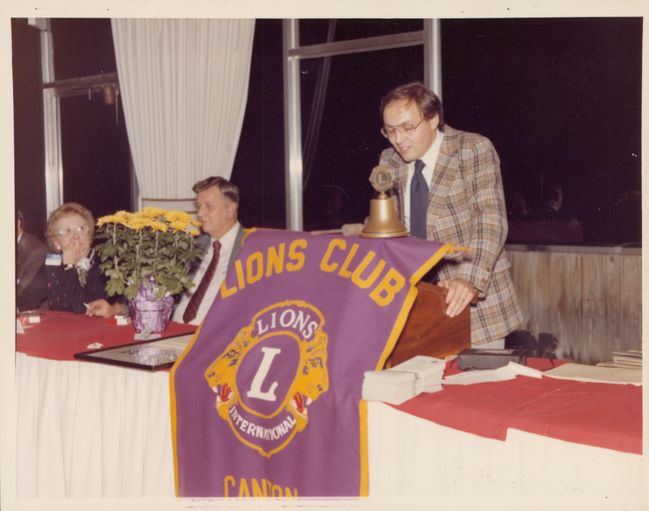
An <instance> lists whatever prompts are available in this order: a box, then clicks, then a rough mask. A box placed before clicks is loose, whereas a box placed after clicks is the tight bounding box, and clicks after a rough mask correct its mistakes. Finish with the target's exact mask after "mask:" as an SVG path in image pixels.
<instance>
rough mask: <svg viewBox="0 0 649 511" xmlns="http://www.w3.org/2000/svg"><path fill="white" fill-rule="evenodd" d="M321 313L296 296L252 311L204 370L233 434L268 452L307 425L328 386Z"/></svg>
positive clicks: (259, 449) (264, 452)
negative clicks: (311, 409)
mask: <svg viewBox="0 0 649 511" xmlns="http://www.w3.org/2000/svg"><path fill="white" fill-rule="evenodd" d="M324 323H325V321H324V317H323V316H322V313H321V312H320V311H319V310H318V309H317V308H316V307H314V306H313V305H311V304H309V303H307V302H305V301H302V300H288V301H284V302H279V303H276V304H274V305H271V306H270V307H267V308H266V309H264V310H262V311H260V312H258V313H257V314H255V316H254V317H253V318H252V321H251V322H250V324H249V325H247V326H245V327H243V328H242V329H241V330H240V331H239V332H238V333H237V336H236V337H235V339H234V340H233V341H232V342H230V344H229V345H228V346H227V348H226V349H225V351H224V352H223V353H222V354H221V355H220V356H219V357H218V358H217V359H216V360H215V361H214V362H213V363H212V365H210V367H209V368H208V369H207V371H205V379H206V380H207V383H208V385H209V386H210V387H211V388H212V390H213V391H214V393H215V394H216V410H217V412H218V414H219V416H220V417H221V419H223V420H225V421H227V422H228V424H229V425H230V428H231V429H232V431H233V432H234V434H235V435H236V436H237V438H238V439H239V440H240V441H241V442H243V443H244V444H246V445H247V446H248V447H251V448H252V449H255V450H256V451H258V452H259V453H261V454H262V455H263V456H266V457H268V458H270V457H271V456H272V455H273V454H275V453H277V452H279V451H281V450H282V449H284V447H286V446H287V445H288V444H289V443H290V442H291V440H292V439H293V437H294V436H295V434H296V433H298V432H300V431H302V430H303V429H304V428H306V427H307V424H308V422H309V415H308V406H309V405H310V404H311V403H312V402H313V401H315V400H316V399H318V397H319V396H320V394H322V393H323V392H326V391H327V390H328V389H329V377H328V372H327V335H326V334H325V332H324V330H323V326H324Z"/></svg>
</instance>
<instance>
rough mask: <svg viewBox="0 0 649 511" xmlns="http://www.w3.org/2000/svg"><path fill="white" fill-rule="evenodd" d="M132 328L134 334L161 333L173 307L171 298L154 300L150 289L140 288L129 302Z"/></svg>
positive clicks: (153, 293) (152, 291) (165, 326)
mask: <svg viewBox="0 0 649 511" xmlns="http://www.w3.org/2000/svg"><path fill="white" fill-rule="evenodd" d="M129 305H130V308H131V315H132V316H133V326H134V327H135V331H136V332H148V333H161V332H163V331H164V329H165V328H167V324H168V323H169V318H170V317H171V311H172V309H173V306H174V299H173V297H172V296H165V297H164V298H155V292H154V290H153V289H152V288H147V287H145V286H140V290H139V291H138V293H137V295H135V298H133V300H129Z"/></svg>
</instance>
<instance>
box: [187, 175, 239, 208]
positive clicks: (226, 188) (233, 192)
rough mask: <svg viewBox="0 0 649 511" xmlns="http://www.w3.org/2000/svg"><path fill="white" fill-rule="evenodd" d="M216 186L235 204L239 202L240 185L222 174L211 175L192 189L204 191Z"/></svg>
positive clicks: (196, 191) (195, 191)
mask: <svg viewBox="0 0 649 511" xmlns="http://www.w3.org/2000/svg"><path fill="white" fill-rule="evenodd" d="M213 186H216V187H217V188H218V189H219V190H220V191H221V193H222V194H223V195H224V196H225V197H227V198H228V199H230V200H231V201H232V202H234V203H235V204H239V187H238V186H237V185H235V184H234V183H232V182H230V181H228V180H227V179H225V178H224V177H221V176H210V177H208V178H205V179H203V180H201V181H199V182H198V183H196V184H195V185H194V186H193V187H192V190H194V193H198V192H202V191H204V190H207V189H208V188H211V187H213Z"/></svg>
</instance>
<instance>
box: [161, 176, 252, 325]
mask: <svg viewBox="0 0 649 511" xmlns="http://www.w3.org/2000/svg"><path fill="white" fill-rule="evenodd" d="M192 189H193V190H194V192H195V193H196V211H197V217H198V221H199V222H200V223H201V229H202V230H203V232H204V233H205V235H206V236H204V241H205V244H206V245H207V246H206V247H205V248H206V252H205V257H203V260H202V261H201V263H200V265H199V266H198V268H197V269H196V271H195V273H194V274H193V276H192V279H193V281H194V287H192V288H191V289H190V290H188V291H187V292H185V293H184V294H183V295H182V297H181V299H180V302H179V303H178V305H176V309H175V310H174V314H173V317H172V319H173V320H174V321H178V322H180V323H190V324H192V325H198V324H200V323H201V322H202V321H203V319H204V318H205V316H206V314H207V312H208V311H209V309H210V307H211V306H212V302H213V301H214V298H215V297H216V294H217V293H218V291H219V288H220V287H221V283H222V282H223V279H224V278H225V274H226V272H227V270H228V268H229V267H230V265H231V264H232V263H233V262H234V261H235V259H236V258H237V255H238V253H239V249H240V248H241V242H242V240H243V235H244V231H243V227H242V226H241V224H240V223H239V221H238V210H239V188H238V187H237V186H236V185H235V184H233V183H231V182H230V181H228V180H227V179H224V178H222V177H208V178H206V179H203V180H202V181H199V182H198V183H196V184H195V185H194V187H193V188H192Z"/></svg>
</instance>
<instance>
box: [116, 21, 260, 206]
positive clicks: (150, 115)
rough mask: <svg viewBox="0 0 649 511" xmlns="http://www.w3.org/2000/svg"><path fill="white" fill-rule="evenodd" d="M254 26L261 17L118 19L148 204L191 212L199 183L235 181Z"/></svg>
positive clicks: (132, 139)
mask: <svg viewBox="0 0 649 511" xmlns="http://www.w3.org/2000/svg"><path fill="white" fill-rule="evenodd" d="M254 26H255V21H254V19H236V20H232V19H113V20H112V28H113V40H114V45H115V57H116V61H117V72H118V75H119V84H120V92H121V96H122V101H123V106H124V115H125V118H126V128H127V132H128V139H129V144H130V146H131V154H132V157H133V163H134V166H135V173H136V176H137V180H138V186H139V190H140V197H141V203H142V204H141V205H142V206H147V205H156V206H161V207H165V208H178V209H184V210H191V209H192V208H193V201H194V193H193V192H192V186H193V185H194V183H195V182H196V181H198V180H200V179H203V178H205V177H208V176H213V175H214V176H216V175H218V176H223V177H225V178H228V179H229V178H230V175H231V174H232V165H233V163H234V157H235V155H236V151H237V145H238V143H239V135H240V132H241V126H242V124H243V116H244V112H245V108H246V99H247V96H248V79H249V75H250V60H251V54H252V41H253V35H254Z"/></svg>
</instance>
